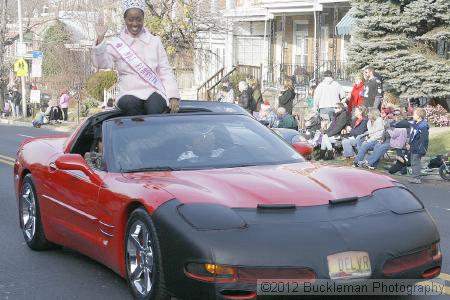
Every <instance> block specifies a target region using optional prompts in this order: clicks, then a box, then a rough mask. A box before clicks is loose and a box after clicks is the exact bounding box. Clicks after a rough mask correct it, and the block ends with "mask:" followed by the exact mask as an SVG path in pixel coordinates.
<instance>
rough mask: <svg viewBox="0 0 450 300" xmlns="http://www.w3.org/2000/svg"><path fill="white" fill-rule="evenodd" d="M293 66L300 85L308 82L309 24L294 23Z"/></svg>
mask: <svg viewBox="0 0 450 300" xmlns="http://www.w3.org/2000/svg"><path fill="white" fill-rule="evenodd" d="M293 32H294V36H293V49H292V50H293V51H292V64H293V73H294V74H293V75H295V77H296V81H297V83H298V84H302V83H304V82H305V81H306V82H307V81H308V80H307V78H306V77H307V76H306V75H307V73H308V50H309V49H308V37H309V33H308V24H307V23H305V22H302V21H294V31H293Z"/></svg>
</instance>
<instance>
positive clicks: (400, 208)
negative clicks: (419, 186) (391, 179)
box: [373, 187, 424, 215]
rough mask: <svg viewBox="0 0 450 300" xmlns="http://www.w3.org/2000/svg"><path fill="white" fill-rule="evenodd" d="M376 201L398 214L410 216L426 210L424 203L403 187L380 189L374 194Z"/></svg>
mask: <svg viewBox="0 0 450 300" xmlns="http://www.w3.org/2000/svg"><path fill="white" fill-rule="evenodd" d="M373 196H374V197H375V198H376V199H379V200H380V201H382V203H383V204H384V206H385V207H386V208H387V209H389V210H391V211H392V212H394V213H396V214H400V215H401V214H408V213H412V212H416V211H420V210H423V209H424V206H423V204H422V202H420V200H419V199H417V198H416V196H414V195H413V194H412V193H411V192H410V191H409V190H407V189H406V188H402V187H393V188H386V189H380V190H377V191H375V192H374V193H373Z"/></svg>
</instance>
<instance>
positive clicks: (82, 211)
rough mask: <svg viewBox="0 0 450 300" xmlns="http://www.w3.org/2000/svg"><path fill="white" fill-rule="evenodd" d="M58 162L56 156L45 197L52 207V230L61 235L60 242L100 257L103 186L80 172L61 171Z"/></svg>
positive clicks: (49, 166) (49, 173)
mask: <svg viewBox="0 0 450 300" xmlns="http://www.w3.org/2000/svg"><path fill="white" fill-rule="evenodd" d="M56 159H57V157H53V158H52V159H51V160H50V162H49V164H48V179H47V189H46V190H47V194H46V195H43V197H44V198H45V199H46V200H47V203H48V204H49V205H48V207H49V210H50V211H51V213H50V214H51V215H50V220H51V227H52V229H53V230H54V231H55V232H56V233H57V235H58V241H57V242H60V243H61V244H63V245H65V246H68V247H70V248H74V249H77V250H79V251H80V252H83V253H85V254H88V255H90V256H92V255H91V253H92V254H96V253H97V254H98V248H99V247H100V245H101V236H100V233H99V229H98V218H97V214H98V205H97V200H98V194H99V190H100V186H99V185H98V184H96V183H94V182H92V181H91V180H90V179H89V177H88V176H87V175H85V174H84V173H83V172H81V171H77V170H61V169H58V168H57V167H56V164H55V160H56ZM94 172H96V173H97V172H98V173H101V171H98V170H94Z"/></svg>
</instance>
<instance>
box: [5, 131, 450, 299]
mask: <svg viewBox="0 0 450 300" xmlns="http://www.w3.org/2000/svg"><path fill="white" fill-rule="evenodd" d="M43 135H63V134H62V133H59V132H54V131H50V130H46V129H42V128H41V129H35V128H30V127H18V126H11V125H2V124H0V300H1V299H18V300H20V299H46V300H47V299H48V300H52V299H108V300H113V299H132V297H131V295H130V293H129V291H128V288H127V286H126V283H125V281H124V280H123V279H122V278H121V277H119V276H118V275H117V274H115V273H114V272H112V271H111V270H109V269H108V268H106V267H104V266H103V265H100V264H98V263H96V262H95V261H93V260H91V259H89V258H87V257H85V256H83V255H81V254H79V253H77V252H74V251H71V250H69V249H65V248H63V249H62V250H54V251H44V252H34V251H31V250H30V249H29V248H28V247H27V246H26V244H25V242H24V239H23V236H22V233H21V231H20V229H19V219H18V211H17V207H16V201H15V198H14V197H15V196H14V189H13V174H12V163H11V161H10V160H9V159H8V157H14V156H15V153H16V150H17V147H18V145H19V144H20V142H21V141H22V140H24V139H26V138H27V137H36V136H43ZM408 186H409V187H410V188H411V189H412V190H413V191H414V192H415V193H416V194H417V195H418V196H419V197H420V198H421V199H422V200H423V202H424V204H425V206H426V207H427V208H428V210H429V211H430V213H431V215H432V216H433V217H434V219H435V220H436V223H437V224H438V227H439V231H440V234H441V251H442V253H443V255H444V260H443V269H442V272H443V273H445V274H450V261H449V255H450V184H448V183H439V182H425V184H422V185H420V186H410V185H408ZM392 227H393V230H394V227H395V224H392ZM380 242H381V241H380ZM445 274H444V275H443V278H444V279H447V280H448V281H447V291H448V294H450V275H445ZM448 297H449V296H432V298H431V299H436V300H437V299H449V298H448ZM323 298H325V297H321V299H323ZM353 298H354V297H353ZM423 298H424V297H420V299H423ZM279 299H283V298H282V297H280V298H279ZM315 299H317V298H315ZM333 299H335V298H333ZM359 299H361V298H359ZM364 299H368V297H364ZM376 299H386V297H382V298H376ZM389 299H419V297H389Z"/></svg>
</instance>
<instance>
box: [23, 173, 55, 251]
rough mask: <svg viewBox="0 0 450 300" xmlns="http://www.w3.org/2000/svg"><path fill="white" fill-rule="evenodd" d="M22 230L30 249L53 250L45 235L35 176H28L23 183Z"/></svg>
mask: <svg viewBox="0 0 450 300" xmlns="http://www.w3.org/2000/svg"><path fill="white" fill-rule="evenodd" d="M19 214H20V228H21V229H22V233H23V236H24V239H25V242H26V243H27V245H28V247H30V248H31V249H33V250H47V249H51V248H53V246H54V245H53V244H52V243H50V242H49V241H48V240H47V239H46V237H45V233H44V228H43V227H42V221H41V211H40V206H39V199H38V197H37V193H36V188H35V187H34V183H33V176H32V175H31V174H27V175H26V176H25V177H24V179H23V183H22V188H21V191H20V196H19Z"/></svg>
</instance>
